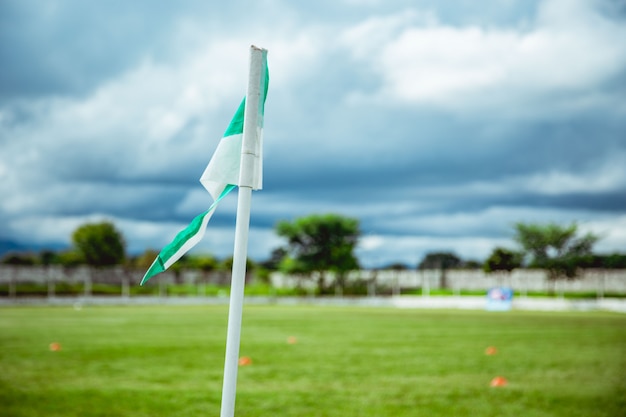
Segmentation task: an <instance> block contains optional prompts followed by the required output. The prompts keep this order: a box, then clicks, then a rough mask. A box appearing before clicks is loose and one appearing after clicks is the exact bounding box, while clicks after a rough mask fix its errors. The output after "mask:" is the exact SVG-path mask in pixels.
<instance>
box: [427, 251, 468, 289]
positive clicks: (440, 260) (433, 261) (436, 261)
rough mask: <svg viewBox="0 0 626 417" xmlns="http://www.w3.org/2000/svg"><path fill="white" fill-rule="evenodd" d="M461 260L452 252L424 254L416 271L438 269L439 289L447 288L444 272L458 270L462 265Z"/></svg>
mask: <svg viewBox="0 0 626 417" xmlns="http://www.w3.org/2000/svg"><path fill="white" fill-rule="evenodd" d="M462 263H463V262H462V261H461V259H460V258H459V257H458V256H456V255H455V254H454V253H452V252H432V253H428V254H426V256H425V257H424V259H422V262H420V263H419V265H418V266H417V268H418V269H438V270H440V271H441V274H440V276H439V282H440V287H441V288H448V280H447V276H446V270H448V269H451V268H458V267H460V266H461V265H462Z"/></svg>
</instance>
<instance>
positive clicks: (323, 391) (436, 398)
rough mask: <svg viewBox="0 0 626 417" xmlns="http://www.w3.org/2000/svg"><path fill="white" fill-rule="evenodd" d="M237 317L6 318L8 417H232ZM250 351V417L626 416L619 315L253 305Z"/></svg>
mask: <svg viewBox="0 0 626 417" xmlns="http://www.w3.org/2000/svg"><path fill="white" fill-rule="evenodd" d="M227 314H228V313H227V307H226V306H184V307H183V306H176V307H173V306H149V307H148V306H142V307H137V306H124V307H83V308H82V309H80V310H76V309H74V308H71V307H9V308H2V309H0V415H2V416H14V417H34V416H46V417H55V416H64V417H72V416H82V417H90V416H141V417H143V416H150V417H159V416H196V415H197V416H200V415H202V416H205V415H214V416H216V415H219V407H220V397H221V384H222V372H223V361H224V348H225V335H226V324H227ZM290 336H291V337H295V338H296V340H297V343H293V344H290V343H288V342H287V340H288V338H289V337H290ZM52 342H57V343H59V344H60V346H61V350H59V351H51V350H50V349H49V345H50V343H52ZM488 346H495V347H496V348H497V349H498V353H497V354H496V355H493V356H487V355H485V349H486V347H488ZM241 355H242V356H249V357H250V358H251V359H252V364H251V365H249V366H245V367H241V368H240V369H239V379H238V395H237V408H236V415H237V416H294V417H295V416H298V417H301V416H328V417H331V416H333V417H334V416H337V417H339V416H342V417H347V416H348V417H349V416H377V417H378V416H429V417H437V416H482V417H488V416H498V417H501V416H525V417H533V416H535V417H544V416H568V417H575V416H612V417H614V416H624V415H626V400H625V399H626V379H625V378H624V376H625V375H626V316H623V315H619V314H611V313H601V312H593V313H579V312H576V313H547V312H541V313H538V312H518V311H513V312H507V313H488V312H482V311H467V312H457V311H429V310H396V309H382V308H380V309H379V308H372V309H366V308H348V307H344V308H340V307H332V308H331V307H312V306H293V307H285V306H246V307H245V310H244V324H243V331H242V346H241ZM498 375H500V376H504V377H505V378H507V380H508V381H509V384H508V385H507V386H505V387H500V388H492V387H490V386H489V383H490V381H491V379H492V378H493V377H495V376H498Z"/></svg>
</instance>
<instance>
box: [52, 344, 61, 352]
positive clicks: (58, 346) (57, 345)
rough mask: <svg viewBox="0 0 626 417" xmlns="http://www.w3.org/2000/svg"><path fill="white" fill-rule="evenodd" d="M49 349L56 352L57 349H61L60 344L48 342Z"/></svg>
mask: <svg viewBox="0 0 626 417" xmlns="http://www.w3.org/2000/svg"><path fill="white" fill-rule="evenodd" d="M50 350H51V351H53V352H58V351H59V350H61V344H60V343H57V342H52V343H50Z"/></svg>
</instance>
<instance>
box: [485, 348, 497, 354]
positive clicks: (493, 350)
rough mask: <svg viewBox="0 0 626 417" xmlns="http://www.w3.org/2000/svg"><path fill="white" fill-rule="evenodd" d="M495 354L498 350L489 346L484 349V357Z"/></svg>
mask: <svg viewBox="0 0 626 417" xmlns="http://www.w3.org/2000/svg"><path fill="white" fill-rule="evenodd" d="M496 353H498V349H496V348H495V347H494V346H489V347H488V348H487V349H485V355H495V354H496Z"/></svg>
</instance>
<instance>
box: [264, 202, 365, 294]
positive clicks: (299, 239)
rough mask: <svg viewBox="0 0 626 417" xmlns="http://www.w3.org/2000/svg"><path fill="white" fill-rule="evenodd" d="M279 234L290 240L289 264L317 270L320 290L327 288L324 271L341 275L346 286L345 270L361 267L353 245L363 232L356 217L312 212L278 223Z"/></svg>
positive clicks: (297, 267) (307, 269) (341, 280)
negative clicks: (309, 214)
mask: <svg viewBox="0 0 626 417" xmlns="http://www.w3.org/2000/svg"><path fill="white" fill-rule="evenodd" d="M276 233H277V234H278V235H279V236H281V237H284V238H286V239H287V243H288V248H287V253H288V254H289V256H290V257H291V258H292V260H291V261H289V262H285V264H283V265H282V267H283V268H286V265H287V264H289V265H291V266H294V267H295V268H296V269H297V270H302V271H306V273H308V274H309V275H310V274H311V273H312V272H318V274H319V275H318V289H319V291H320V293H321V292H323V291H324V288H325V273H326V272H327V271H333V272H336V273H337V274H338V279H339V284H340V285H343V276H344V274H345V273H346V272H348V271H350V270H353V269H356V268H358V261H357V259H356V256H355V255H354V248H355V247H356V245H357V243H358V239H359V236H360V234H361V232H360V230H359V221H358V220H357V219H353V218H348V217H343V216H340V215H337V214H324V215H311V216H307V217H301V218H298V219H296V220H294V221H293V222H289V221H281V222H278V223H277V224H276Z"/></svg>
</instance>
